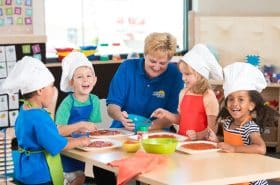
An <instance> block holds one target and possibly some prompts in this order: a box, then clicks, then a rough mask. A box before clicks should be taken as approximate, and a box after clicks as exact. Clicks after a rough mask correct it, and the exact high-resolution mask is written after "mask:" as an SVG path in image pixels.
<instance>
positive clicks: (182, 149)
mask: <svg viewBox="0 0 280 185" xmlns="http://www.w3.org/2000/svg"><path fill="white" fill-rule="evenodd" d="M199 143H205V144H211V145H213V146H215V147H217V143H214V142H211V141H186V142H182V143H179V144H178V145H177V148H176V150H178V151H180V152H184V153H188V154H199V153H207V152H217V151H219V150H220V149H219V148H213V149H205V150H194V149H188V148H185V147H183V145H185V144H199Z"/></svg>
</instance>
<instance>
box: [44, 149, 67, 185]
mask: <svg viewBox="0 0 280 185" xmlns="http://www.w3.org/2000/svg"><path fill="white" fill-rule="evenodd" d="M44 154H45V157H46V160H47V163H48V166H49V170H50V174H51V177H52V182H53V185H63V181H64V177H63V168H62V163H61V158H60V154H57V155H55V156H52V155H51V154H49V153H48V152H46V151H44Z"/></svg>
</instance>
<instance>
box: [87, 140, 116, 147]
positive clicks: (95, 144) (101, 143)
mask: <svg viewBox="0 0 280 185" xmlns="http://www.w3.org/2000/svg"><path fill="white" fill-rule="evenodd" d="M108 146H113V143H112V142H111V141H93V142H92V143H90V144H89V145H88V146H87V147H95V148H102V147H108Z"/></svg>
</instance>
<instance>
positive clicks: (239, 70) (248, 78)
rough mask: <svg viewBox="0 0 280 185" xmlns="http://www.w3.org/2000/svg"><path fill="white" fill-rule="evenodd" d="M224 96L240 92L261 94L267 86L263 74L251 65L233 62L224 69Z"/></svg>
mask: <svg viewBox="0 0 280 185" xmlns="http://www.w3.org/2000/svg"><path fill="white" fill-rule="evenodd" d="M224 79H225V80H224V84H223V89H224V95H225V97H227V96H228V95H229V94H230V93H233V92H236V91H241V90H246V91H247V90H256V91H258V92H261V91H262V90H263V89H264V88H265V87H266V85H267V83H266V81H265V78H264V75H263V73H262V72H261V71H260V70H259V69H258V68H257V67H255V66H253V65H252V64H248V63H245V62H235V63H232V64H230V65H227V66H226V67H224Z"/></svg>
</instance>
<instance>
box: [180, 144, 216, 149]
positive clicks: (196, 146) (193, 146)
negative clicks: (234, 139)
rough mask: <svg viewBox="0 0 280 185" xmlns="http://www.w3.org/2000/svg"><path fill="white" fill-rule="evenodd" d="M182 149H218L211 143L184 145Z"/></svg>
mask: <svg viewBox="0 0 280 185" xmlns="http://www.w3.org/2000/svg"><path fill="white" fill-rule="evenodd" d="M182 147H184V148H187V149H191V150H209V149H216V148H217V147H216V146H215V145H213V144H210V143H187V144H184V145H182Z"/></svg>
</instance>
